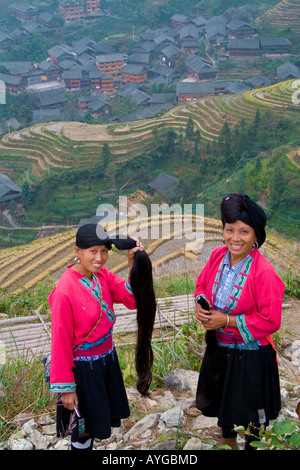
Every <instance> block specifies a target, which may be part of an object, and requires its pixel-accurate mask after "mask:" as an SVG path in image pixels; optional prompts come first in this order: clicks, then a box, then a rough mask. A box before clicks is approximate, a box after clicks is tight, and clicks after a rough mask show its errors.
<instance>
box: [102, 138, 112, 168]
mask: <svg viewBox="0 0 300 470" xmlns="http://www.w3.org/2000/svg"><path fill="white" fill-rule="evenodd" d="M110 160H111V151H110V149H109V145H108V143H107V142H105V144H104V145H103V148H102V161H103V166H104V168H106V167H107V165H108V164H109V162H110Z"/></svg>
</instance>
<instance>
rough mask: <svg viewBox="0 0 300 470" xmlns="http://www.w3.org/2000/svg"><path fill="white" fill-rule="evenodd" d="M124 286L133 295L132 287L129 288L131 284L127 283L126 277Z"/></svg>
mask: <svg viewBox="0 0 300 470" xmlns="http://www.w3.org/2000/svg"><path fill="white" fill-rule="evenodd" d="M125 288H126V290H127V291H128V292H129V294H131V295H133V292H132V288H131V285H130V284H129V281H128V279H127V281H126V282H125Z"/></svg>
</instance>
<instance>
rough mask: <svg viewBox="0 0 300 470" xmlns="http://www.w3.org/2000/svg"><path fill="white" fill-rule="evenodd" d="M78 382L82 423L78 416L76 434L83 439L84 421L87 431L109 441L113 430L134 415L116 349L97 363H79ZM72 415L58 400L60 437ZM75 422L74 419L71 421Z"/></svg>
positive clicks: (95, 436)
mask: <svg viewBox="0 0 300 470" xmlns="http://www.w3.org/2000/svg"><path fill="white" fill-rule="evenodd" d="M74 375H75V382H76V392H77V396H78V411H79V413H80V417H81V420H78V418H77V417H75V418H76V419H75V423H74V425H73V435H74V434H75V435H77V436H79V437H80V432H81V431H80V429H78V421H79V422H80V425H81V423H82V421H83V420H84V432H85V433H86V434H89V435H91V436H92V437H94V438H98V439H107V438H108V437H110V435H111V428H112V427H119V426H120V425H121V420H122V419H124V418H128V417H129V416H130V410H129V404H128V399H127V395H126V390H125V386H124V382H123V377H122V372H121V369H120V365H119V360H118V356H117V353H116V351H115V349H114V350H113V352H112V353H110V354H108V355H106V356H104V357H102V358H100V359H97V360H94V361H76V362H75V369H74ZM70 414H72V415H73V417H74V412H71V413H70V412H69V411H68V410H66V408H64V407H63V406H62V404H61V403H60V402H59V401H58V404H57V434H58V435H61V434H62V432H61V429H62V428H63V429H65V428H66V423H69V421H70ZM71 420H72V418H71Z"/></svg>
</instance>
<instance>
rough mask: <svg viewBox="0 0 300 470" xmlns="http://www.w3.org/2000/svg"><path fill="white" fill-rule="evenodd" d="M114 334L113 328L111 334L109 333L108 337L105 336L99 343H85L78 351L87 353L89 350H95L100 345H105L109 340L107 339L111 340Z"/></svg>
mask: <svg viewBox="0 0 300 470" xmlns="http://www.w3.org/2000/svg"><path fill="white" fill-rule="evenodd" d="M112 332H113V328H111V329H110V330H109V332H108V333H107V335H105V336H103V337H102V338H100V339H98V340H97V341H95V342H94V343H88V342H85V343H83V344H82V345H81V346H80V348H78V351H80V350H84V351H87V350H88V349H91V348H94V347H95V346H99V344H102V343H104V341H106V340H107V338H109V337H110V336H111V335H112ZM75 347H76V346H75Z"/></svg>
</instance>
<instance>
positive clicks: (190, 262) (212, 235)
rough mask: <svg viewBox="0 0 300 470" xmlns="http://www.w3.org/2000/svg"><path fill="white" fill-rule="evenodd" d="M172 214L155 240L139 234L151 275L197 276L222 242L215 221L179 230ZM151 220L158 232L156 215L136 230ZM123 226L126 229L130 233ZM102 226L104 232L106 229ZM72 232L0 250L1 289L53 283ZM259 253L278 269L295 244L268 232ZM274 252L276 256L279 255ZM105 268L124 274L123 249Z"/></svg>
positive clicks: (67, 257) (291, 261)
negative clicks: (167, 231) (166, 227)
mask: <svg viewBox="0 0 300 470" xmlns="http://www.w3.org/2000/svg"><path fill="white" fill-rule="evenodd" d="M176 217H177V218H178V216H174V217H173V218H172V220H171V222H172V223H171V225H170V227H171V228H172V230H171V231H170V234H169V236H168V237H166V236H161V237H160V238H155V239H153V238H152V239H151V238H146V237H145V238H144V239H143V238H142V237H141V240H142V242H143V243H144V246H145V249H146V251H147V253H148V254H149V256H150V258H151V261H152V265H153V273H154V276H156V275H157V276H158V275H159V276H160V275H169V274H170V273H173V274H174V273H176V274H178V273H179V272H181V273H184V272H186V273H189V275H191V276H193V274H194V276H197V275H198V274H199V272H200V269H201V268H202V267H203V266H204V264H205V262H206V261H207V259H208V257H209V255H210V253H211V251H212V250H213V248H215V247H216V246H218V245H220V244H222V230H221V223H220V222H219V221H217V220H214V219H210V218H206V217H205V218H204V219H203V218H202V223H201V225H200V222H199V220H200V219H198V220H197V219H195V216H193V218H192V219H193V220H191V222H190V223H189V224H188V229H186V230H184V231H183V230H178V223H176ZM180 220H182V219H180ZM177 222H178V221H177ZM153 223H156V224H157V227H158V228H159V230H161V228H162V220H161V218H157V220H156V221H154V222H153V219H151V220H150V218H148V219H145V220H143V221H139V228H140V229H141V230H142V231H141V233H142V234H144V235H145V228H146V229H148V228H149V237H151V235H150V228H151V230H153ZM128 227H129V226H127V228H126V230H127V231H128V233H129V235H131V232H130V229H129V228H128ZM176 227H177V229H176V230H175V228H176ZM106 228H107V230H108V232H109V231H110V227H109V226H107V227H106ZM132 228H133V227H132ZM199 228H201V230H200V233H201V238H200V237H199V238H198V239H196V237H193V234H194V233H195V230H196V229H199ZM123 229H124V227H123ZM75 232H76V231H75V229H74V230H69V231H67V232H64V233H60V234H56V235H51V236H49V237H45V238H42V239H38V240H35V241H33V242H31V243H28V244H27V245H22V246H18V247H13V248H7V249H3V250H0V287H2V288H5V289H6V290H7V292H10V293H17V292H20V290H22V289H24V288H25V289H31V288H34V287H36V286H37V285H38V283H39V281H43V282H50V283H55V282H56V281H57V280H58V279H59V277H60V276H61V274H62V273H63V272H64V270H65V269H66V266H68V265H70V264H72V263H73V262H74V261H73V259H74V245H75ZM119 232H120V233H124V231H123V230H122V226H120V227H119ZM261 252H262V253H263V254H264V255H265V256H266V257H267V258H268V259H269V260H270V261H271V262H272V264H273V265H274V266H275V267H276V268H277V269H279V270H282V271H283V272H284V271H286V270H287V269H288V268H289V267H293V268H296V266H297V264H298V263H299V262H298V261H297V246H295V244H293V243H289V242H287V241H285V240H283V239H281V238H280V237H278V236H276V235H274V234H272V233H270V234H268V238H267V242H266V243H265V244H264V245H263V247H262V248H261ZM278 253H280V254H281V256H280V257H279V256H278ZM107 267H108V268H109V269H110V270H112V271H113V272H115V273H118V274H120V275H121V276H124V277H126V276H127V272H128V269H127V258H126V252H119V251H118V250H116V249H113V250H112V251H111V252H110V256H109V259H108V262H107ZM195 278H196V277H195Z"/></svg>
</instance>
